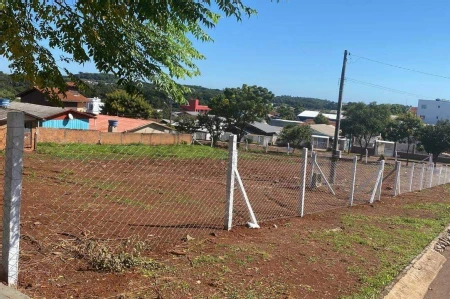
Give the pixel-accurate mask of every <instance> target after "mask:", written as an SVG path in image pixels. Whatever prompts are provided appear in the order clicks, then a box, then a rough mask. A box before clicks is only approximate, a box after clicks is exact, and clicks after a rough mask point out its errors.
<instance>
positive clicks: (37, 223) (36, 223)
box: [33, 221, 42, 225]
mask: <svg viewBox="0 0 450 299" xmlns="http://www.w3.org/2000/svg"><path fill="white" fill-rule="evenodd" d="M33 224H34V225H41V224H42V223H40V222H39V221H36V222H35V223H33Z"/></svg>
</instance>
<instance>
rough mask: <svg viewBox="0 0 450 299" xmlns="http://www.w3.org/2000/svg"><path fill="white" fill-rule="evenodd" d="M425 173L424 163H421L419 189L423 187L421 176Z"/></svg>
mask: <svg viewBox="0 0 450 299" xmlns="http://www.w3.org/2000/svg"><path fill="white" fill-rule="evenodd" d="M424 174H425V163H423V164H422V170H421V171H420V182H419V191H422V189H423V178H424Z"/></svg>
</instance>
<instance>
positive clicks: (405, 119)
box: [382, 113, 423, 165]
mask: <svg viewBox="0 0 450 299" xmlns="http://www.w3.org/2000/svg"><path fill="white" fill-rule="evenodd" d="M422 127H423V122H422V120H421V119H420V118H419V117H417V116H415V115H414V114H412V113H404V114H401V115H399V116H398V117H397V118H395V119H393V120H391V121H390V122H389V124H388V125H387V127H386V129H385V132H384V134H382V135H383V138H385V139H387V140H390V141H394V142H396V143H397V142H406V143H407V144H408V147H407V150H406V152H407V154H409V148H410V146H411V144H412V143H414V142H415V141H416V138H417V136H418V134H419V132H420V130H421V129H422ZM395 150H396V148H395V147H394V151H395ZM408 163H409V155H408V156H407V160H406V165H408Z"/></svg>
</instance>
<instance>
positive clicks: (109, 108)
mask: <svg viewBox="0 0 450 299" xmlns="http://www.w3.org/2000/svg"><path fill="white" fill-rule="evenodd" d="M104 103H105V105H104V106H103V109H102V113H103V114H110V115H123V116H126V117H131V118H145V119H147V118H151V117H152V115H153V109H152V106H151V105H150V104H149V103H148V102H147V101H145V99H144V98H143V97H142V96H140V95H130V94H128V93H127V92H126V91H125V90H116V91H113V92H111V93H108V94H107V95H106V99H105V100H104Z"/></svg>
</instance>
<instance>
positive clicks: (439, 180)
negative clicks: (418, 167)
mask: <svg viewBox="0 0 450 299" xmlns="http://www.w3.org/2000/svg"><path fill="white" fill-rule="evenodd" d="M441 175H442V165H441V167H439V176H438V185H440V184H441Z"/></svg>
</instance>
